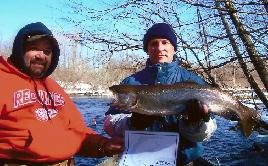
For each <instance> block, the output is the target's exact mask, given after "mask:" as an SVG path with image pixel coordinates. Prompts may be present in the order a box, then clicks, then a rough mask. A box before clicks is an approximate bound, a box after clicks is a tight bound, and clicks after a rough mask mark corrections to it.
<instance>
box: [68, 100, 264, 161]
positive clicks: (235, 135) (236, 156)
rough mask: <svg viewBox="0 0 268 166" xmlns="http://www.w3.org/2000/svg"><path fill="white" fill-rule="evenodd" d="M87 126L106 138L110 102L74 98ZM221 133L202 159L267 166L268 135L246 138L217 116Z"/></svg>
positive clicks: (78, 159)
mask: <svg viewBox="0 0 268 166" xmlns="http://www.w3.org/2000/svg"><path fill="white" fill-rule="evenodd" d="M73 100H74V102H75V104H76V105H77V107H78V108H79V110H80V111H81V113H82V115H83V117H84V119H85V121H86V123H87V125H88V126H89V127H91V128H92V129H94V130H95V131H97V132H98V133H100V134H102V135H105V136H106V134H105V132H104V131H103V129H102V126H103V117H104V113H105V112H106V111H107V110H108V108H109V105H108V104H109V103H110V102H111V100H112V99H111V98H107V97H77V98H73ZM215 118H216V120H217V125H218V129H217V131H216V132H215V134H214V135H213V136H212V137H211V139H210V140H209V141H207V142H204V145H205V152H204V154H203V157H204V158H205V159H207V160H210V161H211V162H213V163H216V164H217V165H220V166H231V165H232V166H240V165H243V166H244V165H245V166H247V165H248V166H265V165H268V135H259V134H258V133H257V132H254V133H253V134H252V135H251V136H250V137H249V138H245V137H244V136H242V135H241V133H240V132H239V131H237V130H236V129H235V126H236V122H232V121H228V120H226V119H223V118H221V117H218V116H215ZM105 159H106V158H83V157H75V162H76V165H78V166H95V165H97V164H99V163H101V162H103V161H104V160H105Z"/></svg>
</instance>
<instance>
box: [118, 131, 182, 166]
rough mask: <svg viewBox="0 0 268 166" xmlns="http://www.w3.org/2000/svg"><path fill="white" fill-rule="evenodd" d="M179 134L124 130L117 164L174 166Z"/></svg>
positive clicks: (128, 165) (125, 165)
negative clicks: (120, 154) (122, 146)
mask: <svg viewBox="0 0 268 166" xmlns="http://www.w3.org/2000/svg"><path fill="white" fill-rule="evenodd" d="M178 144H179V134H178V133H173V132H148V131H126V132H125V151H124V153H123V155H122V157H121V159H120V161H119V166H138V165H142V166H176V158H177V151H178Z"/></svg>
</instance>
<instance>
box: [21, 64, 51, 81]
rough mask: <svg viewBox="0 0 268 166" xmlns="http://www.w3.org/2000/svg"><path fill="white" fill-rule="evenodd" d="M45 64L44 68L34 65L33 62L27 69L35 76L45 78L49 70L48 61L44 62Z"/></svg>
mask: <svg viewBox="0 0 268 166" xmlns="http://www.w3.org/2000/svg"><path fill="white" fill-rule="evenodd" d="M43 65H44V67H43V69H36V68H35V67H32V62H31V64H30V66H29V67H28V68H27V69H26V70H27V73H28V74H29V75H30V76H31V77H33V78H43V77H44V76H45V74H46V72H47V67H46V63H44V64H43Z"/></svg>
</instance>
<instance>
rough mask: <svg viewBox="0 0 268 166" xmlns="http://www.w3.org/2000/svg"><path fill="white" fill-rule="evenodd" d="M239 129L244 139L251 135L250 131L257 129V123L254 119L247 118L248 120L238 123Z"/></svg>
mask: <svg viewBox="0 0 268 166" xmlns="http://www.w3.org/2000/svg"><path fill="white" fill-rule="evenodd" d="M238 125H239V128H240V129H241V131H242V133H243V135H244V136H245V137H249V136H250V135H251V133H252V131H253V130H254V129H255V128H256V127H258V126H259V125H258V123H257V122H256V120H254V118H252V117H249V118H248V119H244V120H240V121H239V122H238Z"/></svg>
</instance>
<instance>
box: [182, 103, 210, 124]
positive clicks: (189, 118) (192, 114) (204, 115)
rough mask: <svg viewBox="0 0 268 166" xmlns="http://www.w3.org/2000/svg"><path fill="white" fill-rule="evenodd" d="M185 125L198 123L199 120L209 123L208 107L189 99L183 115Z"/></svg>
mask: <svg viewBox="0 0 268 166" xmlns="http://www.w3.org/2000/svg"><path fill="white" fill-rule="evenodd" d="M183 117H184V119H185V122H186V123H191V124H194V123H199V122H200V121H201V120H202V121H205V122H208V121H209V108H208V105H206V104H204V103H202V102H201V101H200V100H197V99H190V100H188V101H187V102H186V108H185V112H184V114H183Z"/></svg>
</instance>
